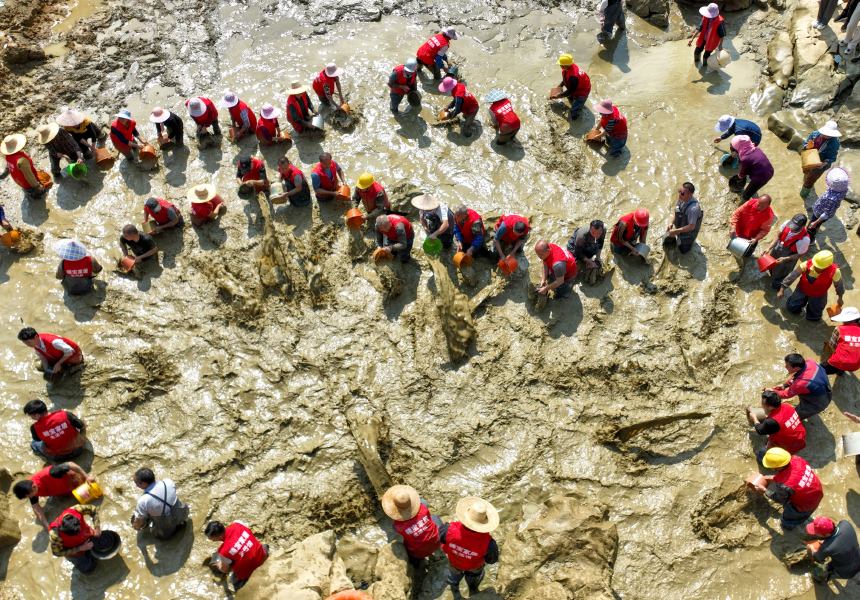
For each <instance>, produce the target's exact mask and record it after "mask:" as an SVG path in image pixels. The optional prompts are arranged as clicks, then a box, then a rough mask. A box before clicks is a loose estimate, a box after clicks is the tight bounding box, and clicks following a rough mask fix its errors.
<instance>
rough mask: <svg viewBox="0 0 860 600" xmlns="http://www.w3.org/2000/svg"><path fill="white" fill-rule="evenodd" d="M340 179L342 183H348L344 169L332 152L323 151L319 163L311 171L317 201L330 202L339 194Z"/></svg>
mask: <svg viewBox="0 0 860 600" xmlns="http://www.w3.org/2000/svg"><path fill="white" fill-rule="evenodd" d="M338 179H340V182H341V184H342V185H346V176H344V174H343V169H341V168H340V166H339V165H338V164H337V163H336V162H334V160H332V157H331V154H329V153H328V152H323V153H322V154H320V161H319V163H317V166H315V167H314V170H313V171H311V185H313V188H314V195H315V196H316V197H317V202H328V201H329V200H331V199H333V198H334V197H335V196H337V194H338V189H337V188H338V185H337V181H338Z"/></svg>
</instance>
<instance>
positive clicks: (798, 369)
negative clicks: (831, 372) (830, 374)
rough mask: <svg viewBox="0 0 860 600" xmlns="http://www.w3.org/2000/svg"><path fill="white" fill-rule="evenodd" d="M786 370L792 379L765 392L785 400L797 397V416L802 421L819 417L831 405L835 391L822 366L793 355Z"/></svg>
mask: <svg viewBox="0 0 860 600" xmlns="http://www.w3.org/2000/svg"><path fill="white" fill-rule="evenodd" d="M785 370H786V371H788V372H789V373H790V374H791V379H789V380H788V381H786V382H785V383H781V384H779V385H775V386H774V387H772V388H765V389H764V390H763V391H765V392H776V393H777V394H779V397H780V398H781V399H783V400H787V399H789V398H794V397H795V396H797V398H798V400H799V402H798V403H797V409H796V410H797V416H798V417H800V418H801V419H808V418H809V417H811V416H813V415H817V414H818V413H820V412H821V411H823V410H824V409H825V408H827V407H828V406H829V405H830V401H831V400H833V390H832V388H831V387H830V380H829V379H828V378H827V373H825V372H824V369H823V368H822V367H821V365H819V364H818V363H817V362H815V361H814V360H805V359H804V358H803V357H802V356H801V355H800V354H797V353H792V354H789V355H787V356H786V357H785Z"/></svg>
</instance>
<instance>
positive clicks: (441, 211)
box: [418, 202, 448, 223]
mask: <svg viewBox="0 0 860 600" xmlns="http://www.w3.org/2000/svg"><path fill="white" fill-rule="evenodd" d="M418 212H419V213H421V216H422V217H424V218H425V219H426V218H427V215H432V214H433V213H436V216H437V217H439V221H440V222H441V223H445V222H446V221H447V220H448V205H447V204H445V203H444V202H440V203H439V206H438V207H437V208H436V210H420V211H418Z"/></svg>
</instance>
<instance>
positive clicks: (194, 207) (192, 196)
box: [186, 183, 227, 227]
mask: <svg viewBox="0 0 860 600" xmlns="http://www.w3.org/2000/svg"><path fill="white" fill-rule="evenodd" d="M186 197H187V198H188V201H189V202H191V224H192V225H194V226H195V227H202V226H203V225H205V224H206V223H209V222H210V221H214V220H215V219H216V218H218V216H220V215H223V214H224V213H226V212H227V205H226V204H224V199H223V198H222V197H221V196H219V195H218V192H216V191H215V186H214V185H209V184H207V183H201V184H200V185H196V186H194V187H193V188H191V189H190V190H188V193H187V194H186Z"/></svg>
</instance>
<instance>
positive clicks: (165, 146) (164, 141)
mask: <svg viewBox="0 0 860 600" xmlns="http://www.w3.org/2000/svg"><path fill="white" fill-rule="evenodd" d="M158 147H159V148H161V149H162V150H170V149H171V148H173V142H171V141H170V138H167V137H160V138H158Z"/></svg>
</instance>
